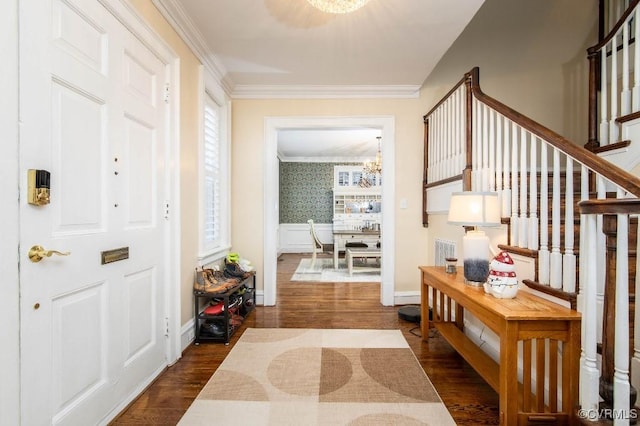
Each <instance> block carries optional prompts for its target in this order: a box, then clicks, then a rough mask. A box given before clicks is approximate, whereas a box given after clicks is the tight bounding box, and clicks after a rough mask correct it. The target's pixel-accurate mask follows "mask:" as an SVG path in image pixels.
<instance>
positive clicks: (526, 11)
mask: <svg viewBox="0 0 640 426" xmlns="http://www.w3.org/2000/svg"><path fill="white" fill-rule="evenodd" d="M131 2H132V4H133V5H134V6H135V7H136V8H137V9H138V11H139V12H140V13H141V14H142V15H143V16H144V17H145V19H146V20H147V21H148V22H150V24H151V26H152V27H153V28H154V29H155V30H156V31H157V32H158V33H159V34H160V35H161V36H162V37H163V38H164V39H165V40H166V42H167V43H168V44H169V45H170V46H171V47H172V49H173V50H174V51H175V52H176V53H177V54H178V55H179V56H180V61H181V62H180V73H181V76H180V79H181V88H180V93H181V101H180V109H181V112H180V121H181V123H180V126H181V128H180V137H181V142H180V143H181V164H180V167H181V192H182V194H181V200H180V201H181V215H182V222H181V226H182V241H181V245H182V249H181V253H182V268H181V277H182V278H181V281H182V302H181V306H182V323H185V322H186V321H188V319H189V318H190V317H191V315H192V312H191V309H192V307H191V300H192V299H191V285H192V280H193V267H194V265H195V264H196V261H197V246H198V239H197V232H198V228H197V223H198V217H197V210H196V209H195V208H194V207H195V206H197V194H196V192H195V191H194V190H193V189H192V188H193V186H192V182H194V181H196V178H197V170H198V168H197V165H198V161H197V140H198V126H197V116H198V101H197V99H198V90H199V84H198V81H199V77H198V66H199V65H200V64H199V62H198V60H197V59H196V57H195V56H194V55H193V54H192V52H191V51H190V50H189V49H188V47H187V46H186V45H185V44H184V42H183V41H182V40H180V38H179V37H178V35H177V34H176V33H175V31H173V29H171V27H170V26H169V25H168V24H167V22H166V21H165V20H164V18H162V16H161V15H160V14H159V13H158V11H157V10H156V9H155V7H154V6H153V5H152V3H151V0H131ZM596 5H597V0H555V1H553V2H530V1H512V0H487V1H486V3H485V5H484V6H483V7H482V8H481V9H480V11H479V12H478V14H477V16H476V17H475V18H474V20H473V21H472V22H471V23H470V24H469V26H468V27H467V29H466V30H465V31H464V32H463V34H462V35H461V36H460V37H459V38H458V40H457V41H456V42H455V43H454V45H453V46H452V48H451V50H450V51H449V52H447V54H446V55H445V56H444V57H443V58H442V60H441V61H440V63H439V64H438V66H437V67H436V69H435V70H434V71H433V73H432V75H431V76H430V77H429V78H428V79H427V81H426V82H425V84H424V86H423V89H422V91H421V94H420V98H417V99H398V100H393V99H379V100H375V99H366V100H235V101H234V102H233V111H232V171H231V176H232V177H231V179H232V180H231V188H232V224H231V235H232V241H231V242H232V246H233V250H234V251H238V252H240V253H241V254H242V256H243V257H246V258H248V259H249V260H251V261H252V262H253V263H254V265H255V266H256V268H257V270H258V272H260V271H262V270H263V265H262V262H263V193H264V190H263V188H264V185H263V182H262V176H263V166H264V151H263V144H264V139H265V135H264V124H265V117H295V116H305V117H309V116H366V115H373V116H394V117H395V129H396V134H395V140H396V153H395V156H396V164H395V166H396V176H395V178H396V188H395V197H396V199H395V202H396V203H395V204H396V205H398V204H399V200H400V199H403V198H404V199H406V200H407V209H399V208H398V207H396V211H395V215H396V224H395V236H396V247H395V250H396V265H395V270H396V274H395V290H396V291H417V290H418V272H417V266H418V265H421V264H428V263H432V262H433V254H432V253H431V249H430V247H431V245H432V244H433V238H435V237H436V236H444V237H447V238H449V239H454V240H459V239H460V238H461V236H462V234H461V232H460V230H458V229H456V228H454V227H450V226H448V225H446V220H445V219H443V218H442V217H440V218H437V217H432V218H431V220H430V227H429V228H428V229H425V228H423V227H422V225H421V203H422V199H421V180H422V139H423V133H422V116H423V115H424V114H425V113H426V112H427V111H428V110H429V109H430V108H431V107H432V106H433V105H434V104H435V102H437V101H438V100H439V99H440V97H441V96H443V95H444V94H445V93H446V92H447V91H448V90H449V89H450V88H451V87H452V86H453V84H454V83H455V82H457V81H458V80H459V79H460V78H461V77H462V75H463V74H464V73H465V72H466V71H468V70H470V69H471V68H472V67H473V66H479V67H480V70H481V87H482V88H483V90H484V92H485V93H487V94H488V95H490V96H492V97H495V98H497V99H498V100H501V101H503V102H505V103H506V104H508V105H510V106H511V107H513V108H515V109H516V110H518V111H520V112H522V113H524V114H527V115H529V116H530V117H532V118H533V119H535V120H538V121H540V122H541V123H543V124H545V125H546V126H548V127H550V128H551V129H553V130H555V131H557V132H559V133H561V134H563V135H565V136H567V137H569V138H570V139H573V140H576V141H577V143H580V144H582V143H584V141H586V87H587V86H586V81H587V80H586V78H587V77H586V76H587V74H586V72H587V68H586V67H587V64H586V55H585V54H584V52H585V50H586V48H587V47H588V46H589V45H591V44H592V42H593V40H595V34H596V25H595V24H596V18H595V17H596V16H597V9H596ZM576 6H577V7H576ZM570 10H571V12H569V11H570ZM416 54H420V52H416ZM499 239H500V235H497V236H494V240H495V241H496V244H497V242H499V241H498V240H499ZM258 277H259V283H258V285H259V287H262V277H261V275H260V273H259V274H258Z"/></svg>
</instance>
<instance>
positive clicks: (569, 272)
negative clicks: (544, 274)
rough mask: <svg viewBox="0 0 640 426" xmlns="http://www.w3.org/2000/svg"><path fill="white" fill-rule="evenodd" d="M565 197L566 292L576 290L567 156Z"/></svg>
mask: <svg viewBox="0 0 640 426" xmlns="http://www.w3.org/2000/svg"><path fill="white" fill-rule="evenodd" d="M565 183H566V185H565V199H564V205H565V210H564V255H563V256H562V271H563V274H562V288H563V290H564V291H566V292H568V293H573V292H574V291H575V290H576V255H575V254H574V252H573V245H574V242H575V238H574V222H575V218H574V216H575V215H574V211H573V192H574V188H573V160H572V159H571V158H570V157H567V164H566V167H565Z"/></svg>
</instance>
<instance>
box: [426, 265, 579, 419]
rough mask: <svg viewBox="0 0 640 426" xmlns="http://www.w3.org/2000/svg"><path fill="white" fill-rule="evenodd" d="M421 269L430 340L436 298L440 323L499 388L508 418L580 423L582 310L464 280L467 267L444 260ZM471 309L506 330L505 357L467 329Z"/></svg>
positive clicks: (493, 327)
mask: <svg viewBox="0 0 640 426" xmlns="http://www.w3.org/2000/svg"><path fill="white" fill-rule="evenodd" d="M420 271H421V275H422V279H421V286H420V294H421V302H422V316H421V319H422V324H421V328H422V336H423V340H428V336H429V326H430V321H429V301H430V300H431V306H432V321H431V323H432V324H433V326H434V327H435V328H436V329H437V330H438V331H439V332H440V334H441V335H442V336H443V337H444V338H445V339H446V340H447V341H448V342H449V343H450V344H451V346H453V347H454V348H455V349H456V351H458V353H459V354H460V355H461V356H462V357H463V358H464V359H465V360H466V361H467V362H468V363H469V364H470V365H471V366H472V367H473V368H474V369H475V370H476V371H477V372H478V373H479V374H480V375H481V376H482V377H483V378H484V379H485V380H486V381H487V383H488V384H489V385H490V386H491V387H492V388H493V389H495V391H496V392H498V394H499V395H500V424H501V425H526V424H536V423H543V424H563V425H571V424H574V423H575V421H576V420H577V418H576V412H577V408H578V368H579V361H580V313H579V312H576V311H574V310H571V309H569V308H565V307H563V306H561V305H558V304H555V303H553V302H550V301H547V300H545V299H542V298H540V297H537V296H535V295H533V294H531V293H527V292H526V291H522V290H521V291H520V292H518V295H517V296H516V297H515V298H514V299H497V298H495V297H493V296H491V295H489V294H486V293H485V292H484V289H483V288H482V287H473V286H469V285H466V284H464V277H463V274H462V270H461V268H458V273H456V274H447V273H446V272H445V270H444V267H439V266H421V267H420ZM465 311H466V312H470V313H471V314H473V315H474V316H475V317H476V318H478V319H479V320H480V321H482V322H483V323H484V324H485V325H486V326H487V327H489V328H490V329H491V330H493V331H494V332H495V333H496V334H497V335H498V336H499V337H500V362H499V363H496V362H495V361H494V360H493V359H492V358H491V357H490V356H488V355H487V354H486V353H485V352H484V351H482V349H480V348H479V347H478V346H476V344H475V343H474V342H473V341H472V340H471V339H469V338H468V337H467V336H466V335H465V334H464V313H465ZM519 346H521V347H520V354H519ZM519 372H521V373H522V376H521V377H522V382H519V381H518V373H519ZM545 378H546V380H547V381H548V382H547V383H546V386H545ZM558 401H560V403H558Z"/></svg>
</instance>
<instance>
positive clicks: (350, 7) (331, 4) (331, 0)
mask: <svg viewBox="0 0 640 426" xmlns="http://www.w3.org/2000/svg"><path fill="white" fill-rule="evenodd" d="M307 1H308V2H309V3H311V5H312V6H313V7H315V8H316V9H319V10H321V11H323V12H326V13H336V14H337V13H349V12H353V11H355V10H358V9H360V8H361V7H362V6H364V5H365V4H366V3H367V2H368V1H369V0H307Z"/></svg>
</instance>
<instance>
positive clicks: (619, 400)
mask: <svg viewBox="0 0 640 426" xmlns="http://www.w3.org/2000/svg"><path fill="white" fill-rule="evenodd" d="M618 196H619V197H620V196H622V194H621V191H618ZM617 216H618V238H616V240H617V243H616V245H617V247H616V315H615V317H616V319H615V342H616V345H615V349H614V350H615V352H614V354H613V358H614V373H613V395H614V398H613V410H614V411H615V412H616V413H617V414H619V417H621V418H620V419H618V418H616V419H614V421H613V424H614V425H628V424H629V407H630V398H629V393H630V391H631V386H630V384H629V247H628V246H629V243H628V235H629V221H628V220H629V219H628V217H627V215H626V214H619V215H617ZM623 413H624V414H623Z"/></svg>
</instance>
